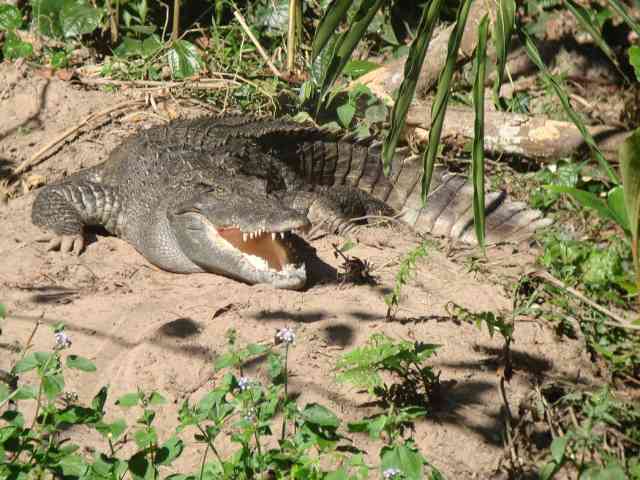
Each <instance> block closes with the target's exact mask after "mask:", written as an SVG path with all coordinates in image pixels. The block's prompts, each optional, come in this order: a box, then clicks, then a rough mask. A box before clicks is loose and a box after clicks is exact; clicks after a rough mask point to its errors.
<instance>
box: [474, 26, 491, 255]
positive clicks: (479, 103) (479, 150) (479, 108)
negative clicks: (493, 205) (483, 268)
mask: <svg viewBox="0 0 640 480" xmlns="http://www.w3.org/2000/svg"><path fill="white" fill-rule="evenodd" d="M488 24H489V17H488V16H487V15H485V16H484V17H483V18H482V20H481V21H480V24H479V25H478V45H477V47H476V58H475V65H474V66H475V72H476V76H475V80H474V82H473V108H474V110H475V120H474V129H473V151H472V163H471V178H472V181H473V220H474V225H475V230H476V238H477V239H478V245H480V246H481V247H482V249H484V238H485V222H484V206H485V202H484V82H485V78H486V66H487V35H488V29H487V26H488Z"/></svg>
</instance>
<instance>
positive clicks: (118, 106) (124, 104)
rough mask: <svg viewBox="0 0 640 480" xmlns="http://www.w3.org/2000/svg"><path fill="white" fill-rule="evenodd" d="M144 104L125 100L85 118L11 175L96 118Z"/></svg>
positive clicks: (33, 163) (34, 162) (25, 168)
mask: <svg viewBox="0 0 640 480" xmlns="http://www.w3.org/2000/svg"><path fill="white" fill-rule="evenodd" d="M145 103H146V101H145V100H133V101H131V100H127V101H126V102H121V103H118V104H116V105H113V106H111V107H109V108H107V109H105V110H102V111H100V112H97V113H92V114H91V115H89V116H87V117H86V118H85V119H84V120H82V121H81V122H80V123H78V124H77V125H75V126H74V127H71V128H69V129H67V130H65V131H64V132H62V133H61V134H60V135H58V136H57V137H56V138H54V139H53V140H52V141H50V142H49V143H47V144H46V145H45V146H44V147H42V148H41V149H40V150H38V151H37V152H36V153H35V155H33V156H32V157H31V158H28V159H27V160H25V161H24V162H22V163H21V164H20V165H18V168H16V169H15V170H14V172H13V173H14V174H15V175H19V174H21V173H23V172H25V171H26V170H28V169H29V168H31V167H33V166H34V165H36V164H37V163H38V162H39V160H41V159H42V157H43V156H44V154H45V153H47V152H48V151H49V150H50V149H51V148H53V147H55V146H56V145H58V144H59V143H60V142H62V141H64V140H66V139H67V138H68V137H70V136H71V135H73V134H74V133H77V132H78V131H79V130H80V129H81V128H82V127H84V126H85V125H86V124H87V123H89V122H90V121H92V120H95V119H96V118H99V117H103V116H105V115H109V114H110V113H113V112H115V111H117V110H120V109H122V108H127V107H134V106H135V107H138V106H142V105H144V104H145Z"/></svg>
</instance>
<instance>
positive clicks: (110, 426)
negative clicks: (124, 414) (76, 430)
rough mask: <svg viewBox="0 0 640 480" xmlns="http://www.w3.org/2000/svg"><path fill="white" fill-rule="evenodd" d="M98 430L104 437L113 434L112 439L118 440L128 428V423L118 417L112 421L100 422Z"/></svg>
mask: <svg viewBox="0 0 640 480" xmlns="http://www.w3.org/2000/svg"><path fill="white" fill-rule="evenodd" d="M95 428H96V430H97V431H98V432H100V434H101V435H102V436H104V437H108V436H109V435H111V440H112V441H115V440H117V439H118V438H119V437H120V435H122V434H123V433H124V431H125V430H126V429H127V423H126V422H125V421H124V420H123V419H121V418H120V419H118V420H116V421H115V422H112V423H105V422H98V423H97V424H96V426H95Z"/></svg>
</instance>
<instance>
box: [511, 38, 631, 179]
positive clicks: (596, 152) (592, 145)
mask: <svg viewBox="0 0 640 480" xmlns="http://www.w3.org/2000/svg"><path fill="white" fill-rule="evenodd" d="M519 32H520V35H521V39H522V43H523V44H524V46H525V50H526V51H527V55H528V56H529V58H530V59H531V61H532V62H533V63H534V64H535V65H536V67H538V70H539V71H540V74H541V75H542V77H543V78H544V79H545V81H546V82H547V83H548V84H549V85H551V88H552V89H553V91H554V92H555V94H556V96H557V97H558V99H559V100H560V103H561V104H562V107H563V108H564V111H565V113H566V114H567V116H568V117H569V118H570V119H571V121H572V122H573V124H574V125H575V126H576V128H577V129H578V131H579V132H580V134H581V135H582V138H584V141H585V143H586V144H587V146H588V147H589V149H590V150H591V153H592V154H593V156H594V157H595V158H596V160H597V161H598V163H599V164H600V166H601V167H602V169H603V170H604V171H605V172H606V173H607V176H608V177H609V179H610V180H611V181H612V182H613V183H615V184H618V183H620V180H619V179H618V176H617V175H616V172H615V171H614V170H613V168H611V165H610V164H609V162H608V161H607V159H606V158H604V155H602V152H601V151H600V149H599V148H598V145H597V144H596V141H595V139H594V138H593V135H591V133H589V130H587V127H586V126H585V124H584V122H583V121H582V119H581V118H580V116H579V115H578V114H577V113H576V111H575V110H574V109H573V107H572V106H571V103H570V102H569V96H568V95H567V92H566V91H565V90H564V89H563V88H562V87H561V86H560V84H559V83H558V81H557V80H556V79H555V77H554V76H553V75H551V73H549V70H548V69H547V67H546V65H545V64H544V62H543V61H542V57H541V56H540V52H539V51H538V48H537V47H536V45H535V43H534V42H533V40H532V39H531V36H529V34H528V33H527V32H526V31H524V29H520V30H519Z"/></svg>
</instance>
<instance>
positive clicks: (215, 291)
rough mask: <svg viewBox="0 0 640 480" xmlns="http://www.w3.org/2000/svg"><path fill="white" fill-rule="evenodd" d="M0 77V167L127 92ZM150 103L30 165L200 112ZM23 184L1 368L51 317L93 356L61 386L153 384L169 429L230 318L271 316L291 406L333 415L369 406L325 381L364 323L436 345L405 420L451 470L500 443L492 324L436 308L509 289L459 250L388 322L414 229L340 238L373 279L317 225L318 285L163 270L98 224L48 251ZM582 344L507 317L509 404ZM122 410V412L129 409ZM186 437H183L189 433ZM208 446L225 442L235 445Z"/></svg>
mask: <svg viewBox="0 0 640 480" xmlns="http://www.w3.org/2000/svg"><path fill="white" fill-rule="evenodd" d="M0 85H3V86H5V87H3V88H4V90H3V91H2V92H0V93H1V96H0V98H1V99H0V111H2V112H3V115H2V116H1V117H0V157H1V161H2V162H3V163H2V164H3V165H4V169H5V171H7V169H8V168H9V167H15V166H16V165H18V164H19V163H21V162H22V161H23V160H24V159H26V158H29V157H30V156H31V155H33V153H34V152H36V151H37V150H38V149H40V148H41V147H42V146H43V145H45V144H46V143H47V142H49V141H50V140H51V139H52V138H55V137H56V136H57V135H59V134H60V133H61V132H62V131H64V130H65V129H67V128H69V127H70V126H73V125H75V124H77V123H78V122H80V121H81V120H82V119H83V118H85V117H86V116H87V115H88V114H90V113H92V112H96V111H100V110H102V109H105V108H108V107H109V106H110V105H113V104H115V103H116V102H121V101H123V100H126V98H129V97H127V96H126V95H124V94H122V93H120V94H111V93H105V92H100V91H92V90H85V89H83V88H78V87H76V86H73V85H71V84H70V83H68V82H63V81H61V80H58V79H55V78H53V79H45V78H40V77H38V76H35V75H34V74H33V72H30V71H27V72H24V73H21V72H18V71H16V69H15V67H13V66H12V65H6V64H5V65H0ZM158 108H159V111H158V113H149V112H151V110H148V109H145V110H144V112H142V113H137V114H135V115H125V116H124V117H118V118H117V119H109V121H106V122H103V123H102V124H101V125H100V126H99V127H98V128H93V127H92V128H88V129H84V130H81V131H80V132H79V133H78V134H77V135H75V136H74V137H72V138H70V139H69V141H68V142H67V143H66V144H61V146H60V147H59V148H57V149H56V150H54V151H53V153H52V154H50V155H49V156H48V157H46V158H45V159H44V161H43V162H42V163H40V164H39V165H38V166H37V167H36V168H35V169H34V170H33V171H31V172H29V175H40V176H42V177H44V178H45V179H46V181H54V180H56V179H58V178H60V177H61V176H63V175H64V174H65V173H71V172H74V171H76V170H78V169H80V168H81V167H87V166H90V165H94V164H96V163H98V162H100V161H102V160H104V159H105V158H106V157H107V155H108V154H109V152H110V151H111V150H112V149H113V148H114V147H115V146H116V145H117V144H118V143H119V142H120V141H121V139H122V137H123V136H124V135H126V134H128V133H130V132H132V131H135V130H137V129H139V128H141V126H142V125H143V124H145V123H146V122H150V121H154V122H157V121H158V116H164V117H167V116H169V115H168V113H167V112H168V111H170V110H171V109H175V110H176V111H179V112H180V114H181V115H184V116H187V115H195V114H196V113H198V111H197V110H196V109H193V108H191V109H183V108H181V107H180V109H179V110H178V106H177V104H176V103H175V102H174V101H171V102H169V103H168V104H167V105H164V106H159V107H158ZM163 108H164V109H165V110H163ZM140 118H141V119H142V121H141V122H140V121H134V120H137V119H140ZM33 198H34V193H32V192H29V193H26V194H24V195H21V196H18V197H17V198H14V199H12V200H10V201H9V203H8V205H6V206H4V207H0V225H2V227H3V234H2V236H0V254H1V255H2V258H3V259H4V261H3V262H2V263H0V301H1V302H3V303H5V304H6V305H7V308H8V311H9V317H8V319H7V321H6V322H5V325H4V328H3V335H2V338H1V339H0V349H1V350H2V351H3V353H2V354H1V355H0V356H1V358H2V360H0V368H7V367H9V366H10V362H11V361H13V360H14V358H15V352H14V351H13V348H12V346H13V345H15V342H21V343H24V342H25V341H26V339H27V338H28V337H29V334H30V333H31V331H32V330H33V328H34V324H35V323H36V322H37V321H38V320H39V321H41V322H42V324H43V325H42V326H41V327H40V328H39V329H38V330H37V332H36V334H35V337H34V345H35V347H34V348H35V349H47V348H49V347H51V346H52V344H53V341H54V339H53V335H52V332H51V329H50V328H48V326H50V325H54V324H56V323H57V322H64V323H65V325H66V331H67V333H68V334H69V335H70V336H71V337H72V340H73V345H72V347H71V348H72V349H71V351H72V353H76V354H78V355H83V356H86V357H88V358H90V359H92V360H93V361H94V362H95V363H96V364H97V366H98V371H97V373H95V374H82V375H78V374H75V373H74V372H72V371H71V372H69V376H68V382H67V389H68V390H74V391H76V392H77V393H78V394H79V395H80V398H81V399H82V400H83V401H89V400H90V398H91V397H92V396H93V395H94V394H95V393H96V392H97V391H98V389H99V388H100V387H101V386H103V385H106V384H109V385H110V395H109V400H108V411H110V412H111V415H113V416H114V417H116V416H120V415H119V414H120V409H119V408H118V407H116V406H115V405H114V404H113V402H114V399H115V398H117V397H118V396H119V395H121V394H123V393H126V392H130V391H134V390H135V389H136V388H138V387H140V388H142V389H143V390H145V391H151V390H153V389H157V390H159V391H160V392H162V393H163V394H164V395H165V396H167V398H169V399H170V403H169V404H167V405H165V406H163V407H162V408H161V409H160V413H159V415H158V417H157V419H158V422H159V428H160V432H161V435H164V436H165V437H164V438H166V435H168V434H169V433H170V432H172V430H173V428H174V427H175V425H176V423H177V422H176V418H177V409H178V406H179V404H180V403H181V401H182V400H183V399H187V398H188V399H193V400H196V399H197V398H199V397H201V396H202V395H203V394H204V393H205V392H206V391H207V389H208V388H209V387H210V386H211V385H212V382H215V381H216V380H217V379H218V378H220V375H214V374H213V369H212V361H213V360H214V359H215V358H216V356H217V355H219V354H220V353H221V352H223V351H224V350H225V346H226V340H225V332H226V331H227V330H228V329H229V328H234V329H236V330H237V332H238V336H239V339H240V341H241V342H271V341H272V340H273V337H274V334H275V332H276V330H277V329H278V328H281V327H284V326H288V327H291V328H293V329H294V331H295V332H296V334H297V339H296V343H295V344H294V346H293V349H292V351H291V352H290V358H291V364H290V365H291V367H292V375H291V381H292V386H291V387H290V391H291V392H293V393H294V394H297V395H300V401H301V402H302V404H304V403H307V402H319V403H321V404H323V405H326V406H327V407H329V408H331V409H332V410H333V411H335V412H336V413H337V414H338V415H339V416H340V417H341V418H342V419H344V420H355V419H360V418H362V417H364V416H366V415H369V414H372V413H374V410H373V409H372V407H369V406H366V404H367V402H368V401H370V400H371V399H370V398H369V397H368V396H367V395H366V394H363V393H361V392H358V391H356V390H355V389H353V388H351V387H349V386H347V385H342V384H337V383H336V382H335V380H334V371H333V367H334V365H335V362H336V360H337V359H338V357H339V356H340V355H342V354H343V353H344V352H346V351H348V350H349V349H351V348H353V347H355V346H360V345H362V344H363V343H364V342H365V341H366V339H367V338H368V337H369V335H370V334H372V333H374V332H383V333H385V334H387V335H390V336H392V337H395V338H404V339H411V340H413V339H415V340H420V341H423V342H429V343H437V344H440V345H441V348H440V350H439V351H438V355H437V357H435V359H434V361H433V364H434V367H435V368H436V370H440V371H441V372H442V373H441V379H442V381H443V386H442V398H443V401H442V402H441V403H442V404H441V405H439V406H438V408H437V409H436V411H435V412H434V413H433V415H432V416H431V417H430V418H429V419H428V420H425V421H421V422H418V423H417V425H416V430H415V433H414V438H415V440H416V442H417V444H418V445H419V447H420V448H421V450H422V452H424V454H425V455H426V456H427V458H428V459H429V460H430V461H431V462H432V463H433V464H434V465H435V466H437V467H438V468H439V469H441V470H442V471H443V473H445V474H446V475H447V476H448V478H487V477H489V476H490V474H491V473H492V472H493V471H494V469H495V467H496V465H497V463H498V460H499V458H500V456H501V455H502V451H503V445H502V439H501V432H502V430H503V424H504V419H503V413H502V401H501V399H500V394H499V390H498V385H497V379H498V372H497V370H498V362H497V361H496V359H497V358H498V356H499V355H500V350H501V343H500V341H499V339H497V338H494V339H491V338H489V335H488V334H487V333H486V330H482V331H480V330H478V329H477V328H475V327H474V326H472V325H468V324H455V323H454V322H452V321H450V320H449V317H448V314H447V312H446V309H445V306H446V304H447V303H448V302H450V301H455V302H457V303H459V304H460V305H462V306H464V307H466V308H468V309H470V310H472V311H480V310H493V311H497V310H501V309H502V310H508V309H509V308H510V305H511V302H510V300H509V298H508V297H507V296H506V295H505V293H504V291H503V288H502V287H500V286H497V285H495V284H492V283H489V282H488V281H486V280H483V279H482V278H480V277H479V276H476V275H474V274H473V273H470V272H469V271H468V268H466V267H465V265H464V262H462V261H459V262H457V263H454V262H453V261H452V260H451V259H450V258H448V257H447V256H446V255H444V254H443V253H441V252H439V251H438V250H437V249H435V248H432V249H431V250H430V253H429V256H428V257H427V258H426V259H425V260H422V261H420V262H419V266H418V269H417V272H416V275H415V278H414V279H413V280H412V281H411V282H410V284H409V285H408V286H407V287H406V288H405V289H404V291H403V292H404V295H405V297H404V299H403V304H402V309H401V310H400V312H399V315H398V318H397V320H396V321H391V322H387V321H385V313H386V310H387V306H386V304H385V303H384V300H383V295H384V294H385V293H388V292H389V291H390V290H391V289H392V288H393V285H394V276H395V274H396V272H397V269H398V262H394V261H393V260H394V259H398V260H399V259H401V258H402V257H403V254H404V253H406V252H407V251H408V250H409V249H411V248H412V247H414V246H415V245H416V244H417V242H418V239H417V238H416V237H415V235H413V234H412V233H410V232H408V231H407V230H406V229H402V228H401V227H397V226H395V227H393V228H382V227H375V228H365V229H362V230H361V231H360V232H359V233H358V235H357V237H356V238H357V240H358V242H357V244H356V246H355V247H354V248H353V249H352V250H350V251H349V255H353V256H356V257H359V258H361V259H364V260H367V261H368V262H370V263H371V264H373V266H374V268H375V267H376V266H377V267H381V266H384V265H386V266H384V267H382V268H379V269H378V270H375V272H374V273H375V274H376V275H377V277H378V280H379V284H378V285H375V286H368V285H359V286H349V285H347V286H345V285H340V283H339V282H338V281H336V278H335V273H336V269H337V268H338V267H339V264H340V262H341V260H340V259H336V258H335V256H334V254H333V246H332V244H334V243H341V242H342V241H343V240H342V239H340V238H338V237H325V238H323V239H321V240H318V241H315V242H313V244H312V247H313V248H315V249H316V254H317V259H315V260H313V261H311V263H310V268H311V269H312V270H313V272H314V274H313V276H314V277H315V279H316V281H315V284H313V285H312V286H311V287H310V288H308V289H307V290H306V291H303V292H293V291H280V290H274V289H272V288H269V287H266V286H259V285H258V286H248V285H244V284H241V283H238V282H235V281H232V280H229V279H226V278H223V277H219V276H216V275H210V274H194V275H176V274H171V273H167V272H163V271H160V270H158V269H156V268H155V267H153V266H151V265H150V264H149V263H148V262H147V261H146V260H145V259H144V258H143V257H141V256H140V255H139V254H138V253H137V252H136V251H135V250H134V249H133V248H132V247H131V246H129V245H128V244H127V243H125V242H123V241H121V240H119V239H117V238H114V237H102V236H98V237H97V238H96V239H95V241H93V242H91V243H90V244H89V245H88V248H87V249H86V251H85V252H84V254H82V255H81V256H80V257H70V256H63V255H60V254H59V253H57V252H53V253H47V252H45V251H44V245H43V244H41V243H37V242H35V240H34V239H35V238H36V236H37V234H38V230H37V229H36V228H35V227H34V226H33V225H32V224H31V221H30V208H31V203H32V202H33ZM504 258H506V259H507V261H509V262H511V261H513V258H511V257H510V255H505V256H504V257H503V262H504ZM582 355H583V352H582V347H581V345H580V344H579V343H570V342H568V341H567V340H566V339H565V340H563V341H562V343H560V342H559V341H558V340H556V338H555V337H554V334H553V333H552V332H551V330H550V329H548V328H545V327H544V326H541V325H539V324H538V323H535V322H519V323H518V324H517V325H516V328H515V344H514V361H515V368H516V371H515V376H514V378H513V380H512V381H511V382H510V384H509V385H508V397H509V402H510V403H511V406H512V410H513V411H514V412H515V411H517V408H515V407H516V406H517V405H518V403H519V401H520V399H522V398H524V396H525V395H526V393H527V392H528V391H529V389H530V387H531V385H532V384H535V383H537V382H539V381H541V380H542V379H544V378H549V377H551V376H554V377H562V378H569V379H577V378H579V377H580V378H582V377H583V376H584V371H585V370H587V369H588V367H586V366H585V363H584V361H583V357H582ZM263 369H264V365H263V364H261V363H260V362H256V363H254V364H252V365H251V366H250V367H249V369H248V371H247V374H248V375H251V376H258V377H259V378H261V379H262V380H263V381H265V377H264V376H263V375H262V370H263ZM122 413H123V415H122V416H125V417H127V415H129V416H128V417H127V418H129V419H132V418H133V417H131V415H133V414H135V412H131V413H128V414H127V413H126V412H122ZM184 439H185V441H187V442H188V443H189V442H191V441H192V439H191V438H190V437H188V436H187V435H185V437H184ZM96 441H97V440H96ZM86 442H87V444H89V443H92V442H93V440H91V439H88V438H87V439H86ZM355 442H356V445H357V446H358V447H360V448H363V449H364V450H366V451H367V452H368V455H369V459H370V460H371V461H372V463H377V461H376V459H377V455H378V452H379V449H380V447H381V444H380V443H378V442H374V441H372V440H371V439H369V438H368V437H366V436H365V435H361V436H356V437H355ZM102 447H103V446H102ZM219 448H220V449H221V450H222V451H226V452H230V451H231V448H233V447H231V446H230V445H225V444H221V445H220V446H219ZM186 452H187V453H186V455H184V456H183V457H182V458H181V459H180V462H179V464H178V467H179V468H181V469H184V470H188V471H193V470H195V468H197V467H196V462H197V455H198V454H199V453H200V452H199V451H198V450H197V449H195V450H194V449H193V448H190V449H187V450H186Z"/></svg>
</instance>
